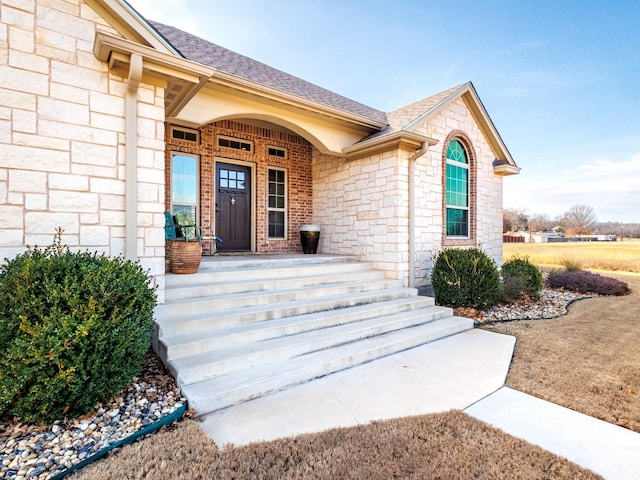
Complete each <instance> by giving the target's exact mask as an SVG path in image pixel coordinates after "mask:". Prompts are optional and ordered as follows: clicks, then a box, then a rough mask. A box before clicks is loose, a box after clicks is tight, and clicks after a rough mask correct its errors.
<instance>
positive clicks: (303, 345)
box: [169, 307, 451, 385]
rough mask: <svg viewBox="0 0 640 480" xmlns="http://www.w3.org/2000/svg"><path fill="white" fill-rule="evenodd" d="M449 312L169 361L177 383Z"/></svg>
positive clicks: (365, 322) (436, 310) (396, 317)
mask: <svg viewBox="0 0 640 480" xmlns="http://www.w3.org/2000/svg"><path fill="white" fill-rule="evenodd" d="M450 316H451V309H448V308H444V307H430V308H428V309H426V308H425V309H420V310H413V311H409V312H400V313H396V314H393V315H385V316H383V317H374V318H368V319H361V320H359V321H355V322H349V323H345V324H342V325H333V326H331V327H326V328H322V329H317V330H309V331H306V332H301V333H298V334H295V335H287V336H283V337H278V338H272V339H269V340H263V341H259V342H251V343H249V342H248V343H245V344H242V345H234V346H230V347H226V348H222V349H218V350H212V351H207V352H204V353H201V354H198V355H191V356H188V357H183V358H178V359H175V360H173V361H171V362H169V368H170V370H171V372H172V373H173V374H174V375H175V376H176V379H177V381H178V384H179V385H184V384H191V383H197V382H201V381H203V380H207V379H208V378H212V377H215V376H219V375H226V374H229V373H233V372H237V371H241V370H246V369H250V368H252V367H254V366H256V365H262V364H265V363H270V362H274V361H280V360H284V359H287V358H293V357H297V356H299V355H303V354H306V353H310V352H314V351H318V350H325V349H328V348H332V347H335V346H337V345H343V344H345V343H350V342H354V341H357V340H362V339H365V338H369V337H374V336H376V335H382V334H385V333H388V332H392V331H396V330H401V329H403V328H409V327H413V326H416V325H421V324H424V323H428V322H431V321H433V320H438V319H441V318H444V317H450Z"/></svg>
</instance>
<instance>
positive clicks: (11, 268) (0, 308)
mask: <svg viewBox="0 0 640 480" xmlns="http://www.w3.org/2000/svg"><path fill="white" fill-rule="evenodd" d="M61 233H62V231H61V230H60V229H59V230H58V233H57V235H56V240H55V241H54V243H53V245H51V246H49V247H47V248H45V249H44V250H41V249H38V248H29V249H28V250H27V251H26V252H25V253H23V254H21V255H18V256H17V257H16V258H14V259H13V260H10V261H7V263H6V264H5V265H3V266H2V267H0V415H1V416H6V415H12V416H16V417H18V418H20V419H22V420H23V421H44V422H49V421H52V420H55V419H60V418H63V417H64V416H65V415H69V416H77V415H81V414H84V413H86V412H87V411H89V410H91V408H93V407H94V406H95V404H96V403H97V402H104V401H107V400H109V399H110V398H111V397H112V396H113V395H114V394H115V393H117V392H118V391H119V390H120V389H121V388H123V387H124V386H126V385H127V384H128V383H129V382H130V381H131V378H132V377H133V376H134V375H136V374H137V373H139V371H140V369H141V367H142V361H143V357H144V354H145V352H146V351H147V350H148V349H149V346H150V342H151V330H152V325H153V308H154V306H155V303H156V295H155V292H154V290H153V289H152V288H151V287H150V286H149V280H150V279H149V276H148V275H147V274H146V273H145V272H144V271H143V270H142V268H141V267H140V265H139V264H136V263H133V262H131V261H128V260H123V259H122V258H108V257H106V256H105V255H98V254H96V253H89V252H83V253H74V252H71V251H69V249H68V248H66V247H64V246H63V245H62V244H61V242H60V238H61Z"/></svg>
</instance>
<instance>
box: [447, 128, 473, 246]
mask: <svg viewBox="0 0 640 480" xmlns="http://www.w3.org/2000/svg"><path fill="white" fill-rule="evenodd" d="M446 170H447V171H446V176H445V178H446V186H445V189H446V190H445V204H446V235H447V237H462V238H468V237H469V217H470V215H469V178H470V175H469V173H470V172H469V156H468V155H467V152H466V150H465V148H464V146H463V145H462V143H461V142H460V141H458V140H455V139H454V140H451V142H449V145H448V146H447V155H446Z"/></svg>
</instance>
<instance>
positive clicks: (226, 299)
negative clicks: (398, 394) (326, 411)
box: [154, 253, 473, 415]
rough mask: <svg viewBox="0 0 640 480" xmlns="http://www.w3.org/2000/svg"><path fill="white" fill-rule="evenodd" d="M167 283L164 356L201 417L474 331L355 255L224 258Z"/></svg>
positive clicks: (159, 328)
mask: <svg viewBox="0 0 640 480" xmlns="http://www.w3.org/2000/svg"><path fill="white" fill-rule="evenodd" d="M165 282H166V288H165V294H166V303H165V304H164V305H160V306H158V307H157V310H156V335H155V339H154V348H155V350H156V352H157V353H158V355H159V356H160V357H161V358H162V360H163V362H164V363H165V364H166V365H167V367H168V368H169V369H170V371H171V373H172V374H173V375H174V376H175V377H176V379H177V381H178V383H179V385H180V386H181V387H182V389H183V393H184V395H185V396H186V397H187V399H188V400H189V404H190V407H191V408H194V409H195V410H196V411H197V412H198V415H204V414H206V413H209V412H212V411H216V410H219V409H222V408H225V407H228V406H230V405H234V404H239V403H243V402H245V401H247V400H249V399H252V398H256V397H261V396H264V395H268V394H269V393H272V392H275V391H279V390H282V389H285V388H287V387H290V386H292V385H296V384H301V383H305V382H307V381H309V380H313V379H314V378H318V377H322V376H325V375H328V374H330V373H333V372H336V371H339V370H344V369H348V368H351V367H353V366H355V365H358V364H362V363H366V362H369V361H371V360H374V359H377V358H381V357H384V356H387V355H390V354H393V353H396V352H399V351H403V350H407V349H409V348H413V347H415V346H418V345H421V344H424V343H428V342H430V341H433V340H436V339H439V338H442V337H446V336H449V335H453V334H455V333H458V332H460V331H464V330H467V329H470V328H472V326H473V322H472V321H471V320H469V319H464V318H460V317H454V316H453V314H452V311H451V309H449V308H446V307H440V306H436V305H435V304H434V300H433V298H430V297H422V296H418V295H417V290H416V289H413V288H406V287H403V286H402V282H401V281H399V280H391V279H388V278H386V276H385V273H384V272H382V271H379V270H375V269H374V268H373V267H372V265H371V264H370V263H365V262H360V261H359V260H358V258H357V257H354V256H348V255H328V254H317V255H303V254H291V253H288V254H280V255H275V254H264V255H259V254H253V255H216V256H213V257H203V261H202V264H201V267H200V270H199V271H198V273H197V274H194V275H172V274H167V275H166V277H165Z"/></svg>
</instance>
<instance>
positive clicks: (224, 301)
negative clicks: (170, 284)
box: [156, 278, 402, 319]
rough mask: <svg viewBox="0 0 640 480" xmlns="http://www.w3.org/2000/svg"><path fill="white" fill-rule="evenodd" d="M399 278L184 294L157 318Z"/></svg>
mask: <svg viewBox="0 0 640 480" xmlns="http://www.w3.org/2000/svg"><path fill="white" fill-rule="evenodd" d="M401 286H402V283H401V282H400V281H399V280H389V279H385V278H382V279H381V278H373V279H371V280H368V281H354V282H340V283H332V284H327V285H319V286H316V285H311V286H300V287H289V288H277V285H274V288H273V289H271V290H266V291H258V292H243V293H230V294H224V295H215V294H213V295H207V296H204V297H197V298H184V299H180V300H174V301H172V302H170V303H169V302H168V303H165V304H164V305H161V306H160V308H158V309H157V310H156V315H157V318H158V319H160V318H166V317H170V316H176V315H178V316H184V315H192V314H198V313H203V312H215V311H222V310H227V309H233V308H242V307H246V306H256V305H271V304H274V303H281V302H295V301H299V300H313V299H320V298H325V297H330V296H333V295H339V294H358V293H363V292H371V291H375V290H385V289H393V288H401Z"/></svg>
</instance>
